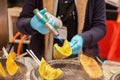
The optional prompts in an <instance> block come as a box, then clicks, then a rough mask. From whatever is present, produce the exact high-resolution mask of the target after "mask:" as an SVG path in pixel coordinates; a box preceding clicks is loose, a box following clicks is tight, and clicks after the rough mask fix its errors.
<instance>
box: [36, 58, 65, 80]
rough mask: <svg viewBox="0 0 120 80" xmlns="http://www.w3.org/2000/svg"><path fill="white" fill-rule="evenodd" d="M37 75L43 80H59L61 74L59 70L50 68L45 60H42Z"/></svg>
mask: <svg viewBox="0 0 120 80" xmlns="http://www.w3.org/2000/svg"><path fill="white" fill-rule="evenodd" d="M38 71H39V74H40V76H41V77H42V78H43V79H45V80H56V79H57V78H59V77H60V76H61V75H62V74H63V72H62V70H61V69H59V68H57V69H55V68H53V67H51V66H50V65H49V64H48V63H47V62H46V61H45V60H44V58H42V60H41V64H40V66H39V69H38Z"/></svg>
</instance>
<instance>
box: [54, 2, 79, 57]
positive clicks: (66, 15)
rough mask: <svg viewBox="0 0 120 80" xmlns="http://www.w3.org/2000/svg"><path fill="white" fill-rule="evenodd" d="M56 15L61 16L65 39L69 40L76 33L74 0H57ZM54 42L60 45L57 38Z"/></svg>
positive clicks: (76, 23)
mask: <svg viewBox="0 0 120 80" xmlns="http://www.w3.org/2000/svg"><path fill="white" fill-rule="evenodd" d="M58 16H59V17H60V18H61V20H62V22H63V26H65V27H67V40H68V41H70V40H71V38H72V37H73V36H74V35H76V34H77V29H78V28H77V26H78V22H77V11H76V6H75V2H74V0H59V1H58V7H57V17H58ZM54 43H57V44H59V46H62V43H60V42H59V40H57V39H54ZM75 56H76V55H75Z"/></svg>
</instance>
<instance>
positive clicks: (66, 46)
mask: <svg viewBox="0 0 120 80" xmlns="http://www.w3.org/2000/svg"><path fill="white" fill-rule="evenodd" d="M71 54H72V49H71V46H70V43H69V42H68V41H67V40H65V41H64V43H63V46H62V47H61V46H59V45H58V44H57V43H56V44H54V49H53V58H54V59H62V58H67V57H69V56H70V55H71Z"/></svg>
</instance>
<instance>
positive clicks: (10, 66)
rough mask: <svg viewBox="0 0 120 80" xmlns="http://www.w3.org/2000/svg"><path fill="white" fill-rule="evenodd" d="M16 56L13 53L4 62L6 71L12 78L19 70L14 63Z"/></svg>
mask: <svg viewBox="0 0 120 80" xmlns="http://www.w3.org/2000/svg"><path fill="white" fill-rule="evenodd" d="M15 56H16V54H15V53H14V52H11V53H9V55H8V57H7V60H6V69H7V72H8V73H9V75H11V76H13V75H14V74H15V73H16V72H17V71H18V69H19V66H18V65H17V64H16V62H15V61H14V59H15Z"/></svg>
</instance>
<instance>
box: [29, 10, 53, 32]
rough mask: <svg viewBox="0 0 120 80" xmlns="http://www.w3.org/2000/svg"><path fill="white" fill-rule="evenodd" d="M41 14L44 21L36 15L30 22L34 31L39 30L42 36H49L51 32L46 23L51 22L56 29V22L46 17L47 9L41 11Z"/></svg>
mask: <svg viewBox="0 0 120 80" xmlns="http://www.w3.org/2000/svg"><path fill="white" fill-rule="evenodd" d="M39 13H40V14H42V17H43V19H39V18H38V17H37V16H36V15H34V16H33V18H32V19H31V20H30V25H31V27H32V28H33V29H34V30H37V31H38V32H40V33H41V34H47V33H48V32H49V30H48V28H47V27H46V26H45V23H46V22H49V23H50V24H51V25H52V26H53V27H55V25H54V20H52V19H49V20H48V19H47V18H46V16H45V15H44V14H45V13H46V9H43V10H40V11H39Z"/></svg>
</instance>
